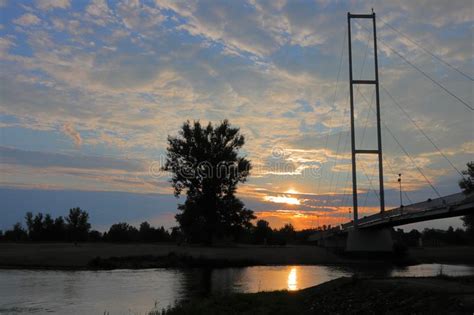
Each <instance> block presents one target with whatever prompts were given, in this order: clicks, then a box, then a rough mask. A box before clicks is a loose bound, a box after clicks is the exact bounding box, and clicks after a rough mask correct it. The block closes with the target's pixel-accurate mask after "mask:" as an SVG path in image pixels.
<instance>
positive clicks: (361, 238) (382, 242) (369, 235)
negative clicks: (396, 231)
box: [346, 228, 393, 252]
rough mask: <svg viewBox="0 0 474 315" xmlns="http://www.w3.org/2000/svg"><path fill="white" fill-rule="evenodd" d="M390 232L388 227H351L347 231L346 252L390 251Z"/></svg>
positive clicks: (391, 242) (391, 247)
mask: <svg viewBox="0 0 474 315" xmlns="http://www.w3.org/2000/svg"><path fill="white" fill-rule="evenodd" d="M392 250H393V241H392V233H391V232H390V229H389V228H382V229H353V230H351V231H349V233H348V235H347V242H346V252H392Z"/></svg>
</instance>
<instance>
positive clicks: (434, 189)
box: [360, 94, 442, 198]
mask: <svg viewBox="0 0 474 315" xmlns="http://www.w3.org/2000/svg"><path fill="white" fill-rule="evenodd" d="M360 95H361V96H362V98H363V99H364V101H365V102H366V103H367V104H368V101H367V98H366V97H365V96H364V94H360ZM370 109H371V110H373V109H372V108H371V107H370ZM381 122H382V124H383V126H384V127H385V128H386V129H387V131H388V132H389V133H390V135H391V136H392V138H393V139H394V140H395V142H396V143H397V144H398V146H399V147H400V148H401V149H402V151H403V152H404V153H405V155H406V156H407V157H408V158H409V159H410V161H411V162H412V163H413V165H414V166H415V167H416V168H417V170H418V172H420V174H421V175H422V176H423V178H424V179H425V181H426V183H428V185H429V186H430V187H431V188H432V189H433V191H434V192H435V193H436V195H438V196H439V197H440V198H442V196H441V194H440V193H439V192H438V190H437V189H436V188H435V187H434V186H433V184H432V183H431V181H430V180H429V179H428V178H427V177H426V175H425V174H424V173H423V171H422V170H421V169H420V167H418V165H417V164H416V162H415V160H414V159H413V158H412V157H411V155H410V154H409V153H408V151H407V150H406V149H405V148H404V147H403V146H402V144H401V143H400V141H398V139H397V137H396V136H395V135H394V134H393V132H392V131H391V130H390V128H389V127H388V126H387V124H385V122H384V121H383V120H381Z"/></svg>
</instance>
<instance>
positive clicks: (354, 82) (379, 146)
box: [347, 10, 385, 228]
mask: <svg viewBox="0 0 474 315" xmlns="http://www.w3.org/2000/svg"><path fill="white" fill-rule="evenodd" d="M352 19H371V20H372V25H373V37H374V63H375V64H374V69H375V79H374V80H362V79H359V80H354V78H353V72H352V39H351V20H352ZM347 26H348V42H349V45H348V49H349V54H348V55H349V90H350V112H351V148H352V199H353V208H354V209H353V215H354V228H357V225H358V220H359V208H358V202H357V165H356V164H357V161H356V156H357V155H358V154H375V155H377V156H378V166H379V178H378V180H379V191H380V194H379V195H380V212H381V213H383V212H384V211H385V194H384V187H383V158H382V134H381V126H380V95H379V74H378V58H377V30H376V24H375V12H373V10H372V13H371V14H351V13H350V12H348V13H347ZM359 84H365V85H367V84H368V85H374V86H375V102H376V116H377V148H376V149H370V150H362V149H357V147H356V141H355V130H354V129H355V128H354V85H359Z"/></svg>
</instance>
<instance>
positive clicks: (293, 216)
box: [254, 207, 379, 230]
mask: <svg viewBox="0 0 474 315" xmlns="http://www.w3.org/2000/svg"><path fill="white" fill-rule="evenodd" d="M359 211H360V214H359V217H363V216H366V215H370V214H373V213H376V212H378V211H379V210H378V207H363V208H362V207H360V208H359ZM254 214H255V216H256V217H257V219H256V220H255V221H257V220H265V221H268V222H269V223H270V227H271V228H273V229H279V228H282V227H283V226H284V225H285V224H291V225H293V227H294V228H295V230H304V229H316V228H317V227H318V226H321V227H322V226H323V225H326V226H328V225H331V226H337V225H340V224H343V223H347V222H349V221H350V220H352V211H351V213H350V214H349V211H348V208H347V207H337V208H334V209H333V211H331V212H322V211H316V210H315V211H312V210H309V211H308V210H297V209H282V210H266V211H265V210H263V211H255V213H254ZM349 216H350V219H349Z"/></svg>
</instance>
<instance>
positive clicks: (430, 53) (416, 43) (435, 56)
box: [378, 16, 474, 81]
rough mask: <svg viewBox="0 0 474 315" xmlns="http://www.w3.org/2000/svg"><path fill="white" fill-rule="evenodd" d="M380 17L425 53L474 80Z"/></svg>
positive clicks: (384, 22) (384, 23)
mask: <svg viewBox="0 0 474 315" xmlns="http://www.w3.org/2000/svg"><path fill="white" fill-rule="evenodd" d="M378 18H379V20H381V21H382V23H383V25H382V26H385V25H386V26H388V27H390V28H391V29H392V30H393V31H395V32H397V33H398V34H399V35H401V36H403V37H405V38H406V39H408V41H410V42H411V43H412V44H414V45H416V46H417V47H418V48H420V49H422V50H423V51H424V52H425V53H427V54H428V55H430V56H431V57H433V58H435V59H436V60H438V61H440V62H442V63H444V64H445V65H446V66H448V67H450V68H451V69H453V70H454V71H456V72H458V73H459V74H460V75H462V76H464V77H465V78H467V79H469V80H471V81H474V79H473V78H472V77H471V76H470V75H468V74H466V73H464V72H463V71H461V70H459V69H458V68H456V67H455V66H453V65H452V64H450V63H449V62H447V61H446V60H443V59H442V58H441V57H439V56H437V55H435V54H433V53H432V52H431V51H430V50H429V49H426V48H424V47H423V46H422V45H421V44H420V43H418V42H416V41H415V40H414V39H413V38H411V37H410V36H408V35H407V34H405V33H403V32H401V31H400V30H398V29H396V28H395V27H394V26H393V25H391V24H390V23H389V22H387V21H386V20H384V19H383V18H381V17H380V16H379V17H378Z"/></svg>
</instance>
